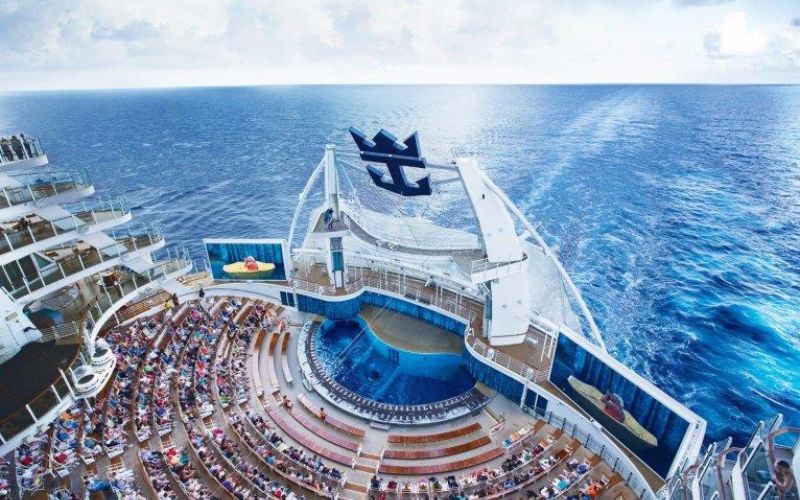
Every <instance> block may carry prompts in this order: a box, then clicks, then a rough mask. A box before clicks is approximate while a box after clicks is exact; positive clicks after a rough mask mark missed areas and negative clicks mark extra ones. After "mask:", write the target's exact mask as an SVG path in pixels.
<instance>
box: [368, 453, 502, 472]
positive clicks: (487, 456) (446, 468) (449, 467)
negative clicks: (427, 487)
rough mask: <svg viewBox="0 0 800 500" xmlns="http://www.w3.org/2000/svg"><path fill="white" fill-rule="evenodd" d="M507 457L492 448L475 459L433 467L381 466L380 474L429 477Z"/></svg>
mask: <svg viewBox="0 0 800 500" xmlns="http://www.w3.org/2000/svg"><path fill="white" fill-rule="evenodd" d="M503 455H505V451H504V450H503V448H502V447H497V448H492V449H491V450H489V451H485V452H483V453H481V454H480V455H475V456H474V457H470V458H465V459H462V460H457V461H455V462H448V463H444V464H433V465H391V464H381V466H380V468H379V469H378V472H381V473H383V474H397V475H398V476H429V475H434V474H443V473H445V472H452V471H456V470H462V469H469V468H472V467H476V466H478V465H481V464H483V463H486V462H488V461H490V460H494V459H495V458H499V457H502V456H503Z"/></svg>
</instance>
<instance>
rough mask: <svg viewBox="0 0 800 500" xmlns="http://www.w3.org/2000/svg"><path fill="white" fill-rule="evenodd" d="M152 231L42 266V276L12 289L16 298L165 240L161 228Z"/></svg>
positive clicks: (133, 235)
mask: <svg viewBox="0 0 800 500" xmlns="http://www.w3.org/2000/svg"><path fill="white" fill-rule="evenodd" d="M152 231H153V232H152V233H143V234H135V233H132V234H128V235H126V236H125V237H123V238H121V239H120V240H117V241H115V242H114V243H113V244H111V245H108V246H106V247H103V248H95V247H89V248H87V249H85V250H82V251H79V252H77V253H75V254H74V255H70V256H68V257H65V258H63V259H59V260H57V261H54V262H52V263H51V264H49V265H47V266H45V267H42V268H41V269H39V276H38V277H37V278H35V279H32V280H24V282H23V286H21V287H19V288H17V289H15V290H14V291H13V292H11V295H12V297H14V298H15V299H19V298H22V297H24V296H26V295H28V294H29V293H32V292H34V291H36V290H39V289H40V288H43V287H45V286H48V285H52V284H54V283H58V282H59V281H61V280H64V279H67V278H69V277H70V276H73V275H75V274H78V273H80V272H83V271H86V270H87V269H89V268H91V267H94V266H97V265H99V264H101V263H104V262H107V261H109V260H113V259H117V258H120V257H122V256H123V255H125V254H127V253H130V252H132V251H135V250H140V249H143V248H147V247H150V246H152V245H155V244H156V243H158V242H160V241H163V239H164V235H163V233H162V232H161V230H160V229H159V228H155V229H153V230H152Z"/></svg>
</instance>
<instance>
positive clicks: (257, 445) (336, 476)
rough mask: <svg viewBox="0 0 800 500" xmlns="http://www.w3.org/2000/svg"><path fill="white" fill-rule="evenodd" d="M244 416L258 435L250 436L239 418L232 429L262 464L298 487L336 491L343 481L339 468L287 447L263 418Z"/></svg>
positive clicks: (251, 434) (252, 415)
mask: <svg viewBox="0 0 800 500" xmlns="http://www.w3.org/2000/svg"><path fill="white" fill-rule="evenodd" d="M245 416H246V418H247V420H248V421H249V422H250V425H252V427H253V428H254V429H255V430H256V432H257V434H256V435H254V434H253V433H251V432H250V430H248V429H247V428H246V426H245V425H244V423H243V422H241V421H240V420H238V419H236V420H234V421H233V422H232V426H233V429H234V430H235V431H236V433H237V434H238V435H239V436H240V437H241V439H242V440H243V441H244V442H245V443H247V445H248V446H249V447H250V449H252V450H253V452H254V453H255V454H257V455H258V456H259V458H260V459H261V461H262V462H264V463H266V464H267V466H269V467H270V468H272V469H274V470H277V471H278V472H279V473H280V474H282V475H283V476H284V477H287V478H288V479H289V480H291V481H293V482H295V483H297V484H303V485H305V486H307V487H309V488H312V489H314V490H317V491H320V492H324V493H325V494H328V493H330V492H331V491H332V490H334V489H335V487H336V485H337V483H338V482H339V480H340V479H341V478H342V474H341V472H340V471H339V470H338V469H336V468H334V467H329V466H327V465H325V464H324V463H323V462H322V460H320V459H319V458H318V457H316V456H309V455H308V454H306V453H305V452H304V451H303V450H300V449H297V448H295V447H293V446H289V445H287V444H286V443H285V442H284V441H283V439H282V438H281V436H280V435H279V434H277V433H276V432H274V431H273V430H272V429H271V428H270V427H269V426H268V425H267V424H266V422H265V421H264V419H263V418H262V417H260V416H258V415H254V414H252V413H250V412H247V413H246V414H245Z"/></svg>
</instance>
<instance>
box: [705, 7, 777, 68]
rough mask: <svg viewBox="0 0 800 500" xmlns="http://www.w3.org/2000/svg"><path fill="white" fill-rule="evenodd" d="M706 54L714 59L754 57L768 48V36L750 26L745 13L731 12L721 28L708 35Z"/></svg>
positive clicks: (726, 16)
mask: <svg viewBox="0 0 800 500" xmlns="http://www.w3.org/2000/svg"><path fill="white" fill-rule="evenodd" d="M703 46H704V47H705V49H706V53H707V54H708V55H709V56H710V57H713V58H728V57H753V56H757V55H760V54H763V53H764V51H765V50H766V48H767V36H766V35H765V34H764V32H763V31H762V30H761V28H759V27H753V26H750V25H749V24H748V21H747V15H746V14H745V13H744V12H729V13H728V14H726V15H725V18H724V19H723V20H722V23H721V24H720V26H719V28H717V29H716V30H714V31H713V32H711V33H709V34H707V35H706V37H705V40H704V42H703Z"/></svg>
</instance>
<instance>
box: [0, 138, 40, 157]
mask: <svg viewBox="0 0 800 500" xmlns="http://www.w3.org/2000/svg"><path fill="white" fill-rule="evenodd" d="M20 135H23V134H16V137H17V139H20V145H21V146H22V147H21V148H18V149H14V147H13V146H12V143H11V136H9V137H0V164H6V163H11V162H15V161H19V160H29V159H31V158H38V157H40V156H43V155H44V148H43V147H42V143H41V141H39V139H37V138H36V137H29V136H27V135H25V136H24V137H25V140H24V141H23V140H22V139H21V138H20Z"/></svg>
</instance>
